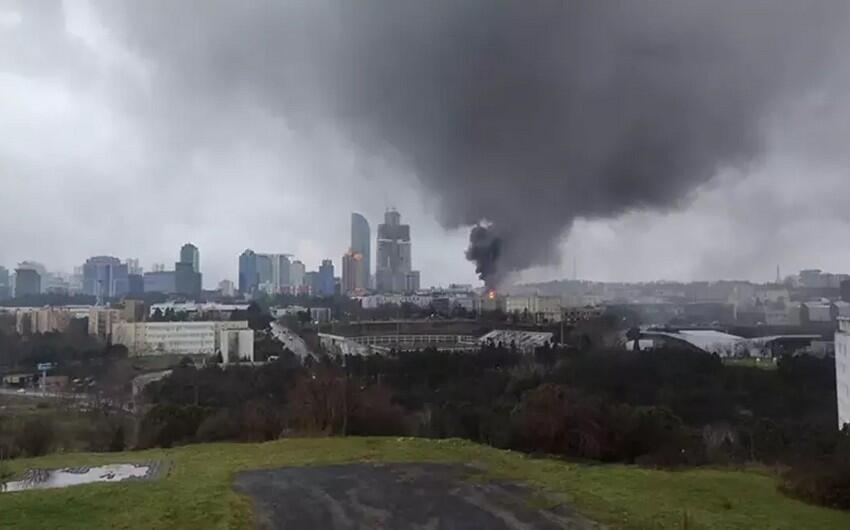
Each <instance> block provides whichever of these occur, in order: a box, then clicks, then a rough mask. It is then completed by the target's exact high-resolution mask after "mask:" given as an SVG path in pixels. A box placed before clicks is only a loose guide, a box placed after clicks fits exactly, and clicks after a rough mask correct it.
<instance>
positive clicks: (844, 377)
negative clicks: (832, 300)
mask: <svg viewBox="0 0 850 530" xmlns="http://www.w3.org/2000/svg"><path fill="white" fill-rule="evenodd" d="M835 390H836V394H837V395H838V427H839V428H841V427H843V426H844V424H846V423H850V318H848V317H840V318H839V319H838V331H836V332H835Z"/></svg>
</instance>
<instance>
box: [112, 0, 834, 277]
mask: <svg viewBox="0 0 850 530" xmlns="http://www.w3.org/2000/svg"><path fill="white" fill-rule="evenodd" d="M102 7H103V8H104V13H105V14H106V20H107V21H108V24H109V25H110V26H114V27H120V28H121V34H122V36H123V38H124V39H126V40H127V42H128V43H129V44H130V46H131V48H132V49H133V50H134V52H136V53H139V54H140V55H142V56H143V57H146V58H147V59H148V60H150V61H152V62H154V63H155V64H156V66H157V68H156V70H155V72H156V75H158V76H161V77H162V78H163V79H164V80H165V81H167V83H166V86H168V87H169V90H174V91H182V92H184V93H189V94H191V95H192V97H193V98H201V99H204V100H207V99H212V100H214V101H215V102H217V103H218V102H223V101H233V100H242V99H245V98H251V99H254V100H257V101H260V102H261V104H262V105H263V106H264V107H266V108H267V109H268V110H270V111H272V112H274V113H277V114H280V115H281V116H283V117H285V119H287V121H288V122H289V123H291V124H292V126H293V127H296V128H309V127H311V126H312V125H314V124H318V123H321V124H323V125H330V126H331V127H334V128H336V130H338V131H339V132H340V133H341V134H343V135H344V136H345V137H347V138H348V139H350V140H351V141H352V142H354V143H355V144H356V145H357V146H358V147H359V148H360V149H361V150H362V151H363V152H364V153H365V154H368V155H375V154H378V155H386V156H388V157H389V156H392V157H398V158H399V159H400V160H401V161H402V162H403V163H404V164H406V165H407V167H408V168H410V169H412V170H413V171H414V172H415V173H416V175H417V176H418V178H419V179H420V181H421V182H422V184H424V186H425V187H426V188H427V189H428V190H430V191H431V192H432V193H433V194H435V195H436V196H437V197H438V198H439V199H440V205H441V212H440V219H441V221H442V222H443V224H444V225H445V226H446V227H450V228H451V227H458V226H474V225H476V224H477V223H479V222H480V221H481V220H483V219H486V220H487V221H488V222H489V224H488V225H487V227H486V228H484V227H479V228H475V229H473V232H472V234H471V236H472V237H471V246H470V249H469V251H468V256H469V258H470V259H472V260H474V261H475V262H476V265H477V267H478V269H479V272H480V273H481V274H482V275H483V277H484V278H485V279H487V281H488V282H489V283H494V282H498V279H501V278H502V277H503V276H504V275H505V274H506V273H509V272H510V271H515V270H522V269H525V268H528V267H531V266H535V265H545V264H551V263H554V262H556V261H557V259H558V257H559V255H560V252H559V250H558V248H557V247H558V242H559V241H560V238H561V237H562V236H563V235H564V233H565V232H566V231H567V230H569V228H570V227H571V225H572V223H573V221H574V220H575V219H577V218H598V217H611V216H617V215H619V214H622V213H624V212H628V211H631V210H636V209H670V208H676V207H678V206H680V205H682V204H683V203H684V202H686V201H687V200H688V199H689V197H690V196H691V195H692V193H693V192H694V190H696V189H697V188H698V187H699V186H700V185H702V184H704V183H706V182H707V181H709V180H710V179H711V178H712V177H713V176H715V175H716V174H717V173H718V172H720V171H722V170H724V169H726V168H742V169H746V168H747V167H748V166H749V165H751V164H754V163H758V160H759V156H760V154H761V151H762V148H763V138H764V133H765V126H766V124H767V123H768V122H769V120H770V117H771V116H772V115H773V113H775V112H781V109H782V108H783V104H784V103H785V102H787V101H789V100H791V99H793V98H799V97H802V96H803V95H804V94H806V93H807V91H809V90H813V89H815V88H816V85H817V84H818V82H819V81H820V80H821V79H824V78H825V77H828V70H826V67H827V65H829V62H830V60H833V59H834V58H835V55H834V54H835V53H836V51H838V52H842V50H843V47H842V46H839V45H838V42H837V41H838V40H839V37H840V36H841V35H843V34H844V32H846V30H847V26H848V24H847V22H846V21H847V20H848V18H847V14H848V13H847V11H848V9H847V3H846V2H843V1H836V2H829V1H820V2H799V1H797V0H787V1H783V0H776V1H772V2H736V1H728V2H726V1H721V2H717V1H716V0H705V1H684V2H663V1H657V2H656V1H632V2H607V1H606V2H598V1H597V2H590V1H568V0H555V1H545V0H541V1H538V2H527V1H515V2H512V1H493V0H462V1H460V0H436V1H429V2H421V1H420V2H417V1H398V2H395V1H385V0H380V1H378V0H374V1H373V0H359V1H357V2H351V1H344V0H339V1H309V2H301V1H296V2H290V3H280V2H258V1H255V2H249V3H247V4H246V3H239V2H211V3H203V5H201V4H197V3H192V2H171V1H164V2H162V3H159V4H155V3H153V2H146V3H144V4H139V3H137V2H130V3H125V4H120V5H119V4H116V3H104V4H103V5H102ZM841 40H843V39H841ZM189 129H190V132H191V127H190V128H189ZM233 134H238V129H237V130H234V131H233ZM496 242H498V243H496ZM494 244H495V247H494V246H493V245H494ZM482 245H483V246H482ZM494 250H495V251H494ZM495 258H498V260H496V259H495ZM497 261H498V262H497Z"/></svg>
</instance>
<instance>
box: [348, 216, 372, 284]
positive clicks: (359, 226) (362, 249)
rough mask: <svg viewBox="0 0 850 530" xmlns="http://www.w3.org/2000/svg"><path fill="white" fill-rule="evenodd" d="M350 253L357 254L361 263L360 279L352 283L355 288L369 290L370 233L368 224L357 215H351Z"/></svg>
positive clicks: (370, 266)
mask: <svg viewBox="0 0 850 530" xmlns="http://www.w3.org/2000/svg"><path fill="white" fill-rule="evenodd" d="M351 252H352V253H354V254H359V255H360V257H361V263H362V265H361V267H360V272H359V274H360V276H361V277H360V278H359V279H358V280H357V281H356V282H354V283H355V284H356V285H357V288H360V289H369V278H370V277H371V275H372V232H371V230H370V229H369V222H368V221H367V220H366V218H365V217H363V216H362V215H360V214H359V213H352V214H351ZM343 268H344V267H343ZM344 276H345V275H343V277H344ZM343 284H345V280H343Z"/></svg>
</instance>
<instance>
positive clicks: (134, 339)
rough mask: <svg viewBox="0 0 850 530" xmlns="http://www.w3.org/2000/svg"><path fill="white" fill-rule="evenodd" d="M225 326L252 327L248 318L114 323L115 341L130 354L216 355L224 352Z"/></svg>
mask: <svg viewBox="0 0 850 530" xmlns="http://www.w3.org/2000/svg"><path fill="white" fill-rule="evenodd" d="M223 330H245V331H251V330H250V329H249V327H248V322H247V321H233V322H231V321H215V322H209V321H207V322H122V323H118V324H115V325H113V327H112V342H113V343H114V344H123V345H124V346H126V347H127V350H129V353H130V355H157V354H165V353H172V354H185V355H193V354H203V355H215V354H217V353H220V352H221V336H222V333H221V332H222V331H223ZM251 333H252V336H253V331H251ZM252 355H253V354H252Z"/></svg>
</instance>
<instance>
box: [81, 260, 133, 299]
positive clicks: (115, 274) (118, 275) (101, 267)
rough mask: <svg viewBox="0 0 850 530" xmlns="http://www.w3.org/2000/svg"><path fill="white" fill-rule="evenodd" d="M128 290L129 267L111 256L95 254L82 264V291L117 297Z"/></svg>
mask: <svg viewBox="0 0 850 530" xmlns="http://www.w3.org/2000/svg"><path fill="white" fill-rule="evenodd" d="M129 291H130V280H129V269H128V267H127V265H126V264H122V263H121V260H119V259H118V258H114V257H112V256H95V257H93V258H89V259H88V260H87V261H86V262H85V263H84V264H83V293H84V294H87V295H89V296H96V297H97V298H98V300H100V301H103V300H104V299H106V298H118V297H121V296H124V295H126V294H127V293H128V292H129Z"/></svg>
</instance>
